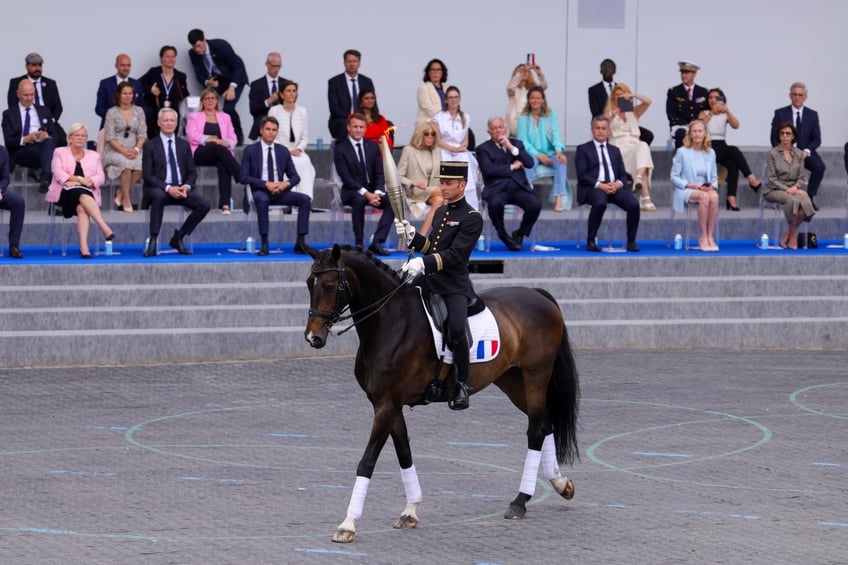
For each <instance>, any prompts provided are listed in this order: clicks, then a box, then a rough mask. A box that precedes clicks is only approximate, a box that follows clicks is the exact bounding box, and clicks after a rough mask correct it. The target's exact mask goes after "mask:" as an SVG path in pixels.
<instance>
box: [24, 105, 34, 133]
mask: <svg viewBox="0 0 848 565" xmlns="http://www.w3.org/2000/svg"><path fill="white" fill-rule="evenodd" d="M29 110H30V108H27V109H26V117H25V118H24V135H23V136H22V137H26V136H28V135H29V128H30V127H31V126H32V122H31V121H30V119H29Z"/></svg>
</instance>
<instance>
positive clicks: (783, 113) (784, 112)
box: [771, 105, 821, 153]
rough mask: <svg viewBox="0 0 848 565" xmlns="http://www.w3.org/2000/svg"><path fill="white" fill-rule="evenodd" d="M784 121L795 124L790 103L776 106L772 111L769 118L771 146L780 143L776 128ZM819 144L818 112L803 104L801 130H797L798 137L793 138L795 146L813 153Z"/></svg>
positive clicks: (793, 112)
mask: <svg viewBox="0 0 848 565" xmlns="http://www.w3.org/2000/svg"><path fill="white" fill-rule="evenodd" d="M784 122H789V123H790V124H792V125H795V110H794V109H793V108H792V106H791V105H790V106H784V107H783V108H778V109H777V110H775V111H774V118H772V120H771V146H772V147H776V146H777V145H778V143H780V138H779V137H778V135H777V129H778V127H780V124H782V123H784ZM820 145H821V128H820V127H819V113H818V112H816V111H815V110H811V109H810V108H807V107H806V106H804V111H803V113H802V114H801V131H799V132H798V139H796V140H795V146H796V147H798V149H801V150H804V149H809V150H810V153H815V152H816V149H818V148H819V146H820Z"/></svg>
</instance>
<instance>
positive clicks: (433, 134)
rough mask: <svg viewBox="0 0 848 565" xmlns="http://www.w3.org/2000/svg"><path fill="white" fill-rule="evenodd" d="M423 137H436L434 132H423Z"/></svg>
mask: <svg viewBox="0 0 848 565" xmlns="http://www.w3.org/2000/svg"><path fill="white" fill-rule="evenodd" d="M424 137H436V132H433V131H425V132H424Z"/></svg>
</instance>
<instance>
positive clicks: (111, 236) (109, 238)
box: [106, 232, 115, 241]
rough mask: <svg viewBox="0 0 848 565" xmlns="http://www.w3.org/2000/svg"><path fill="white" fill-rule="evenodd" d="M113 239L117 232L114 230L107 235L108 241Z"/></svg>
mask: <svg viewBox="0 0 848 565" xmlns="http://www.w3.org/2000/svg"><path fill="white" fill-rule="evenodd" d="M113 239H115V232H112V233H110V234H109V235H107V236H106V241H112V240H113Z"/></svg>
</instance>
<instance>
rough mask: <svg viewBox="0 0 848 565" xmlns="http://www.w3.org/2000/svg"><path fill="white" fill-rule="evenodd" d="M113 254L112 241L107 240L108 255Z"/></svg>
mask: <svg viewBox="0 0 848 565" xmlns="http://www.w3.org/2000/svg"><path fill="white" fill-rule="evenodd" d="M111 254H112V241H111V240H109V241H107V242H106V255H107V256H109V255H111Z"/></svg>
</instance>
